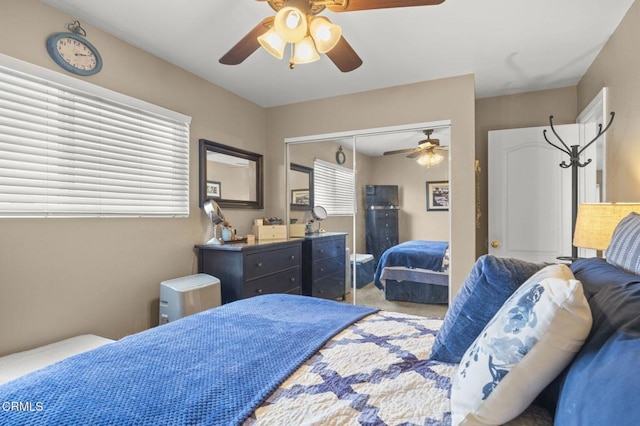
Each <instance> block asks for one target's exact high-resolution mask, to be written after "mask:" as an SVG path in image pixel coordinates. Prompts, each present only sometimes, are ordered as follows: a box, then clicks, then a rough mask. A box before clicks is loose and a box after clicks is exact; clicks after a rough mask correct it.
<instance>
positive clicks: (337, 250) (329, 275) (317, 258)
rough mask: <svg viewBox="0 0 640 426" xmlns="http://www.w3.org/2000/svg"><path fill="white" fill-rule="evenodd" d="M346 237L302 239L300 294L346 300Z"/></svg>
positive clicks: (328, 234)
mask: <svg viewBox="0 0 640 426" xmlns="http://www.w3.org/2000/svg"><path fill="white" fill-rule="evenodd" d="M346 237H347V234H346V233H342V232H326V233H321V234H311V235H307V236H305V237H304V242H303V243H302V294H304V295H307V296H314V297H322V298H324V299H337V298H342V299H343V300H344V297H345V279H346V273H345V265H346V261H347V254H346V252H345V247H346Z"/></svg>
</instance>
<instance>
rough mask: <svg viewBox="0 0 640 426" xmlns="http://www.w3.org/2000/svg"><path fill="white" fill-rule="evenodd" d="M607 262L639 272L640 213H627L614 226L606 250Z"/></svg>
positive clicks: (626, 269)
mask: <svg viewBox="0 0 640 426" xmlns="http://www.w3.org/2000/svg"><path fill="white" fill-rule="evenodd" d="M606 254H607V262H608V263H610V264H612V265H614V266H617V267H618V268H621V269H624V270H625V271H627V272H632V273H635V274H640V215H639V214H638V213H635V212H632V213H629V215H627V216H626V217H625V218H623V219H622V220H621V221H620V223H618V225H617V226H616V229H615V230H614V231H613V235H612V236H611V242H610V243H609V247H607V250H606Z"/></svg>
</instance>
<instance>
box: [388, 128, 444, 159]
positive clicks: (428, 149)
mask: <svg viewBox="0 0 640 426" xmlns="http://www.w3.org/2000/svg"><path fill="white" fill-rule="evenodd" d="M432 133H433V129H427V130H424V134H425V136H426V137H427V138H426V139H423V140H421V141H419V142H418V147H417V148H407V149H398V150H395V151H386V152H383V153H382V155H394V154H405V153H407V152H408V153H409V155H407V158H417V159H418V160H417V161H418V163H419V164H420V165H422V166H427V167H429V166H435V165H436V164H439V163H441V162H442V160H444V157H443V156H442V155H441V154H440V153H438V151H446V150H447V148H446V147H441V146H440V140H439V139H432V138H431V134H432Z"/></svg>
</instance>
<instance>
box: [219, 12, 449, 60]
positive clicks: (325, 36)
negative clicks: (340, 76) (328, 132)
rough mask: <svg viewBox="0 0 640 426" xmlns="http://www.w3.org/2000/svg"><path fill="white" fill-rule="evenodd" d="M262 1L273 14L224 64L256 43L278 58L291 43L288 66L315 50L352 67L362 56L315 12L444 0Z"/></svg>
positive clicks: (248, 51)
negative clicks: (273, 11) (269, 7)
mask: <svg viewBox="0 0 640 426" xmlns="http://www.w3.org/2000/svg"><path fill="white" fill-rule="evenodd" d="M257 1H262V2H264V1H266V2H267V3H268V4H269V6H271V8H272V9H273V10H275V11H276V15H275V16H271V17H268V18H265V19H263V20H262V22H260V23H259V24H258V25H256V26H255V27H254V28H253V29H252V30H251V31H249V33H248V34H247V35H245V36H244V37H243V38H242V39H241V40H240V41H239V42H238V43H237V44H236V45H235V46H233V47H232V48H231V50H229V51H228V52H227V53H225V54H224V55H223V56H222V57H221V58H220V60H219V61H220V63H221V64H225V65H238V64H240V63H242V62H243V61H244V60H245V59H247V58H248V57H249V56H251V54H252V53H253V52H255V51H256V50H257V49H258V48H259V47H260V46H262V47H263V48H264V49H265V50H267V51H268V52H269V53H271V54H272V55H273V56H275V57H276V58H278V59H282V58H283V56H284V50H285V48H286V45H287V43H291V45H292V49H291V59H290V62H289V66H290V68H291V69H293V68H294V67H295V65H296V64H303V63H308V62H313V61H316V60H318V59H319V58H320V56H319V54H318V53H324V54H326V55H327V56H328V57H329V59H331V61H332V62H333V63H334V64H335V65H336V66H337V67H338V69H340V71H342V72H349V71H353V70H355V69H356V68H358V67H359V66H360V65H362V59H360V57H359V56H358V54H357V53H356V52H355V50H353V48H352V47H351V45H350V44H349V43H348V42H347V40H345V38H344V37H343V36H342V29H341V28H340V26H338V25H335V24H333V23H331V21H330V20H329V19H328V18H326V17H324V16H317V15H318V14H319V13H321V12H322V11H324V10H325V8H328V9H329V10H331V11H332V12H337V13H340V12H352V11H358V10H371V9H385V8H396V7H409V6H431V5H437V4H440V3H442V2H444V1H445V0H257Z"/></svg>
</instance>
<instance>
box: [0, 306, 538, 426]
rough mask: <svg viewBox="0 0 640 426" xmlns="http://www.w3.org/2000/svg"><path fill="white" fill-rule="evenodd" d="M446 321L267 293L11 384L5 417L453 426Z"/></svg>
mask: <svg viewBox="0 0 640 426" xmlns="http://www.w3.org/2000/svg"><path fill="white" fill-rule="evenodd" d="M441 323H442V320H441V319H429V318H424V317H417V316H412V315H406V314H400V313H391V312H385V311H376V310H375V309H371V308H366V307H361V306H353V305H347V304H344V303H339V302H335V301H330V300H324V299H317V298H311V297H306V296H295V295H263V296H257V297H253V298H250V299H245V300H241V301H237V302H233V303H230V304H227V305H224V306H222V307H219V308H215V309H212V310H209V311H205V312H203V313H199V314H196V315H192V316H189V317H186V318H183V319H181V320H179V321H175V322H172V323H169V324H167V325H163V326H160V327H156V328H153V329H150V330H147V331H144V332H141V333H138V334H135V335H132V336H129V337H125V338H123V339H121V340H119V341H115V342H113V343H108V344H104V345H102V346H100V347H98V348H96V349H93V350H91V351H88V352H84V353H81V354H78V355H75V356H72V357H70V358H66V359H64V360H62V361H60V362H58V363H56V364H53V365H50V366H48V367H45V368H44V369H41V370H38V371H35V372H32V373H29V374H27V375H25V376H22V377H19V378H17V379H15V380H13V381H10V382H8V383H6V384H4V385H2V386H0V401H4V403H3V404H4V405H3V410H2V412H1V413H0V416H1V417H2V424H3V425H18V424H20V425H22V424H39V425H40V424H60V423H65V424H119V425H126V424H154V425H157V424H166V425H171V424H175V425H182V424H206V425H234V424H238V425H239V424H245V425H293V424H296V425H301V424H322V425H347V424H380V425H382V424H388V425H392V424H429V425H449V424H450V423H451V413H450V408H449V396H450V390H449V389H450V386H451V377H452V375H453V374H454V372H455V371H456V367H457V366H456V365H455V364H447V363H442V362H438V361H431V360H429V359H428V357H429V354H430V348H431V344H432V343H433V341H434V337H435V335H436V333H437V332H438V329H439V328H440V325H441ZM7 402H10V403H9V404H7ZM14 403H15V404H14ZM527 415H529V416H533V417H534V418H535V417H538V416H540V413H539V412H538V411H537V409H532V411H530V413H529V414H527ZM547 417H548V416H547Z"/></svg>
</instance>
